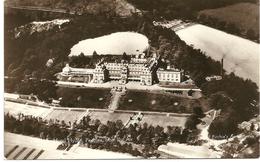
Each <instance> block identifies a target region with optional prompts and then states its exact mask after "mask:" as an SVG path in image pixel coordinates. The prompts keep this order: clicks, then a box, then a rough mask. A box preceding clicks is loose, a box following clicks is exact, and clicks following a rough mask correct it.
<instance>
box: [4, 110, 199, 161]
mask: <svg viewBox="0 0 260 162" xmlns="http://www.w3.org/2000/svg"><path fill="white" fill-rule="evenodd" d="M4 124H5V130H6V131H10V132H14V133H18V134H25V135H29V136H35V137H40V138H42V139H49V140H53V139H55V140H63V141H64V142H65V143H67V144H65V147H67V146H68V147H70V146H71V145H73V144H75V143H77V141H79V140H80V141H81V143H82V144H83V145H84V146H87V147H90V148H95V149H107V150H110V151H115V152H124V153H130V154H132V155H134V156H143V157H151V156H158V154H157V153H156V152H155V150H157V147H158V146H159V145H161V144H166V143H167V142H169V141H171V142H173V141H174V142H181V143H191V144H196V143H194V140H196V139H197V135H198V133H199V132H198V131H190V130H189V129H184V130H182V129H181V128H180V127H172V126H168V127H167V130H166V131H165V132H164V128H163V127H160V126H156V127H154V126H151V125H150V126H148V124H146V123H144V124H143V125H137V124H134V125H130V126H129V127H125V126H124V125H123V122H122V121H120V120H118V121H116V122H111V121H108V122H107V124H102V123H101V122H100V120H98V119H96V120H91V119H90V117H89V116H85V117H83V119H82V120H81V121H80V122H79V123H78V124H77V123H76V122H74V123H70V122H69V123H65V122H64V121H59V120H57V119H56V120H52V119H50V120H49V121H47V120H43V119H42V118H38V117H33V116H25V115H23V114H19V115H18V118H15V117H13V116H12V115H10V114H6V115H5V118H4ZM68 128H70V129H68ZM133 143H134V144H137V145H138V147H139V149H136V148H133V146H132V144H133ZM143 146H144V147H143ZM65 147H64V146H60V147H59V149H62V148H65ZM140 148H142V149H141V150H140Z"/></svg>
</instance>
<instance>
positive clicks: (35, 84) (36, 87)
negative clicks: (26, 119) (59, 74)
mask: <svg viewBox="0 0 260 162" xmlns="http://www.w3.org/2000/svg"><path fill="white" fill-rule="evenodd" d="M56 89H57V86H56V83H55V82H54V81H49V80H38V79H26V80H23V81H22V82H19V83H17V84H16V90H17V93H19V94H26V95H30V94H34V95H36V96H37V98H38V99H39V100H41V101H45V102H46V103H51V102H52V100H53V99H54V98H57V96H56Z"/></svg>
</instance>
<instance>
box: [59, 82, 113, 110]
mask: <svg viewBox="0 0 260 162" xmlns="http://www.w3.org/2000/svg"><path fill="white" fill-rule="evenodd" d="M57 94H58V97H59V98H60V97H61V98H62V99H61V103H60V104H61V106H64V107H83V108H101V109H104V108H107V106H108V105H109V103H110V99H111V94H110V89H101V88H100V89H97V88H84V89H78V88H65V87H59V89H58V90H57Z"/></svg>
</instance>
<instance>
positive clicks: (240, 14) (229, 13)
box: [199, 3, 259, 32]
mask: <svg viewBox="0 0 260 162" xmlns="http://www.w3.org/2000/svg"><path fill="white" fill-rule="evenodd" d="M199 14H204V15H206V16H210V17H213V18H216V19H218V20H221V21H225V22H227V23H233V24H235V25H236V26H238V27H239V28H240V29H243V30H249V29H252V30H254V32H259V6H258V4H253V3H237V4H234V5H230V6H226V7H222V8H217V9H207V10H202V11H200V12H199Z"/></svg>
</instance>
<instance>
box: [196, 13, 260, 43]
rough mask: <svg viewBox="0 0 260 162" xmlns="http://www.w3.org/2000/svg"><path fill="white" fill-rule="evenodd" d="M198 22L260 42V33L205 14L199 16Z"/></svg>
mask: <svg viewBox="0 0 260 162" xmlns="http://www.w3.org/2000/svg"><path fill="white" fill-rule="evenodd" d="M197 21H198V22H200V23H202V24H205V25H207V26H211V27H213V28H216V29H220V30H222V31H226V32H228V33H231V34H234V35H238V36H240V37H245V38H247V39H250V40H253V41H257V42H259V32H255V31H254V30H253V29H248V30H244V29H242V28H240V27H238V26H237V25H235V24H234V23H228V22H226V21H221V20H219V19H217V18H214V17H211V16H207V15H205V14H200V15H199V16H197Z"/></svg>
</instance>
